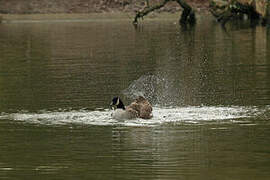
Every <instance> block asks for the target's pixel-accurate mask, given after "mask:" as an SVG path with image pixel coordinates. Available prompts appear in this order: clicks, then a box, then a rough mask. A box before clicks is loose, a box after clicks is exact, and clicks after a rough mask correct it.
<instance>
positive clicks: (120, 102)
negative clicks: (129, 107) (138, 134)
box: [116, 99, 126, 110]
mask: <svg viewBox="0 0 270 180" xmlns="http://www.w3.org/2000/svg"><path fill="white" fill-rule="evenodd" d="M116 107H117V108H118V109H124V110H125V109H126V108H125V105H124V103H123V102H122V101H121V99H119V104H118V105H117V106H116Z"/></svg>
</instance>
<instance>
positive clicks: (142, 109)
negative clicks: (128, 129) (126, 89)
mask: <svg viewBox="0 0 270 180" xmlns="http://www.w3.org/2000/svg"><path fill="white" fill-rule="evenodd" d="M111 105H112V106H116V109H115V110H114V112H113V113H112V117H113V118H114V119H135V118H142V119H150V118H152V117H153V115H152V106H151V104H150V103H149V101H148V100H147V99H145V98H144V97H142V96H139V97H138V98H137V99H135V101H133V102H132V103H131V104H130V105H129V106H127V107H125V105H124V103H123V102H122V100H121V99H120V98H119V97H115V98H113V100H112V103H111Z"/></svg>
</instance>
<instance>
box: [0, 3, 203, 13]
mask: <svg viewBox="0 0 270 180" xmlns="http://www.w3.org/2000/svg"><path fill="white" fill-rule="evenodd" d="M158 2H160V0H149V3H150V6H151V5H154V4H157V3H158ZM186 2H188V3H189V4H190V5H191V6H192V7H193V8H194V9H195V10H196V11H203V10H206V9H207V7H208V0H186ZM144 6H145V0H139V1H134V0H57V1H55V0H24V1H22V0H12V1H7V0H0V14H54V13H57V14H59V13H65V14H69V13H84V14H88V13H106V12H107V13H114V12H124V13H135V12H136V11H139V10H141V9H142V8H143V7H144ZM181 10H182V9H181V7H180V6H179V5H178V4H177V3H176V2H169V3H168V4H167V5H166V6H165V7H163V8H161V9H160V10H158V11H157V13H158V12H170V13H174V12H178V11H181Z"/></svg>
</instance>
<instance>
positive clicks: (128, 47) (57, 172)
mask: <svg viewBox="0 0 270 180" xmlns="http://www.w3.org/2000/svg"><path fill="white" fill-rule="evenodd" d="M176 21H177V20H173V19H172V20H167V21H164V20H162V21H144V22H143V26H140V27H138V29H137V30H135V29H134V28H133V26H132V25H130V22H129V21H121V22H115V21H100V22H99V21H88V22H87V21H86V22H83V21H78V22H63V23H58V22H43V23H38V22H35V23H12V24H8V23H6V24H1V25H0V54H1V56H0V137H1V141H0V147H1V148H0V154H1V155H0V178H1V179H2V178H5V179H18V178H21V177H24V178H25V179H37V178H36V177H38V179H53V178H57V179H112V178H113V179H228V178H229V179H250V178H252V179H268V178H269V176H270V174H269V170H268V168H269V166H270V161H269V159H270V154H269V152H270V146H269V140H270V139H269V137H270V134H269V132H270V128H269V127H270V126H269V125H270V123H269V118H270V111H269V104H270V83H269V82H270V81H269V78H270V77H269V74H270V63H269V61H270V57H269V56H270V54H269V52H270V49H269V48H270V44H269V42H270V40H269V34H270V33H269V32H270V31H269V30H268V29H267V28H264V27H255V28H249V26H246V24H238V25H231V27H230V26H228V29H227V31H224V30H223V29H222V28H221V27H220V26H219V25H218V24H215V23H214V22H212V21H209V20H206V19H202V20H199V21H198V24H197V26H196V27H195V28H193V29H184V28H180V27H179V26H178V25H177V24H176V23H175V22H176ZM138 94H144V95H145V96H146V97H147V98H148V99H149V100H150V101H151V102H152V103H153V105H154V118H153V119H151V120H149V121H147V120H142V119H136V120H132V121H120V122H119V121H116V120H114V119H112V118H111V117H110V113H111V112H110V111H109V110H108V105H109V103H110V100H111V98H112V97H113V96H116V95H120V96H121V97H123V99H124V101H125V102H127V104H128V103H129V102H130V101H131V98H133V97H134V95H138ZM209 177H210V178H209Z"/></svg>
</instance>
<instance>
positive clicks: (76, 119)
mask: <svg viewBox="0 0 270 180" xmlns="http://www.w3.org/2000/svg"><path fill="white" fill-rule="evenodd" d="M258 112H260V110H258V109H257V108H252V107H194V106H192V107H171V108H160V107H154V110H153V114H154V117H153V118H152V119H150V120H144V119H134V120H121V121H118V120H115V119H112V117H111V113H112V111H110V110H102V111H86V110H78V111H68V112H61V111H59V112H50V111H47V112H46V111H43V112H40V113H30V112H18V113H10V114H2V115H0V120H1V119H2V120H3V119H5V120H11V121H18V122H23V123H31V124H40V125H68V124H77V125H98V126H114V125H121V126H157V125H162V124H166V123H192V124H200V123H207V122H209V121H212V122H226V121H228V120H229V121H231V122H233V121H234V120H239V119H241V118H249V117H254V116H257V115H258Z"/></svg>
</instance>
